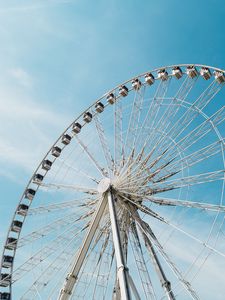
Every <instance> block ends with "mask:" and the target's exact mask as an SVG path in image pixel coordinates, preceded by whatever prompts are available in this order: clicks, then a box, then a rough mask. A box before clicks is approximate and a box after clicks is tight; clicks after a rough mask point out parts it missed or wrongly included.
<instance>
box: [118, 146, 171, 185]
mask: <svg viewBox="0 0 225 300" xmlns="http://www.w3.org/2000/svg"><path fill="white" fill-rule="evenodd" d="M156 147H157V145H155V147H154V148H153V149H152V150H151V151H150V153H148V154H147V155H146V156H144V157H143V153H144V150H145V146H144V147H143V148H142V149H141V152H140V153H139V155H138V156H137V157H136V159H135V160H134V161H133V162H132V163H131V164H130V165H128V166H127V169H124V171H123V173H122V174H120V178H121V179H120V182H119V186H122V185H123V183H124V182H128V181H132V179H134V178H135V179H139V177H140V175H142V173H143V172H148V170H149V169H150V168H152V167H153V166H154V165H155V164H157V163H158V162H159V161H160V159H162V157H163V156H164V154H165V152H166V151H164V152H163V153H160V154H159V155H158V157H156V158H155V160H154V161H151V163H150V165H148V162H149V160H150V159H151V157H152V154H153V153H154V151H155V149H156ZM142 157H143V158H142ZM141 158H142V159H141ZM128 174H129V176H128ZM149 175H150V174H149V173H148V176H149ZM145 176H147V175H145ZM128 178H129V180H128Z"/></svg>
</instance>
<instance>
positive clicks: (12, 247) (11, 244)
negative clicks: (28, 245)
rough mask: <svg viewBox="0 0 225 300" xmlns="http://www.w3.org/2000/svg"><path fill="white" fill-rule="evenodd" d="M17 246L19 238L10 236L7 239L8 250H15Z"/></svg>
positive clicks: (6, 246)
mask: <svg viewBox="0 0 225 300" xmlns="http://www.w3.org/2000/svg"><path fill="white" fill-rule="evenodd" d="M16 246H17V239H16V238H13V237H9V238H8V239H7V241H6V245H5V248H6V249H7V250H15V249H16Z"/></svg>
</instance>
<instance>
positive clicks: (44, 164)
mask: <svg viewBox="0 0 225 300" xmlns="http://www.w3.org/2000/svg"><path fill="white" fill-rule="evenodd" d="M51 166H52V162H51V161H50V160H48V159H45V160H43V162H42V169H44V170H45V171H49V170H50V169H51Z"/></svg>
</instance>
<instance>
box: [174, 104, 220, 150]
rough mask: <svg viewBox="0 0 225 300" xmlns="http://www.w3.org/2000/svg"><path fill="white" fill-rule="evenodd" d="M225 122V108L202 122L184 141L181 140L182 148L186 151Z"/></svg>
mask: <svg viewBox="0 0 225 300" xmlns="http://www.w3.org/2000/svg"><path fill="white" fill-rule="evenodd" d="M224 120H225V106H223V107H222V108H221V109H220V110H218V111H217V112H216V113H214V114H213V115H212V116H210V117H209V118H208V119H206V120H205V121H204V122H202V123H201V124H200V125H199V126H197V127H196V128H194V129H193V130H192V131H190V132H189V133H188V134H187V135H185V136H184V137H183V138H182V139H180V140H179V144H180V145H181V147H182V148H183V149H184V150H186V149H188V148H189V147H190V146H192V145H193V144H195V143H196V142H197V141H198V140H199V139H201V138H203V137H204V136H205V135H206V134H208V133H210V132H211V131H212V130H213V129H215V127H217V126H218V125H219V124H221V123H222V122H224Z"/></svg>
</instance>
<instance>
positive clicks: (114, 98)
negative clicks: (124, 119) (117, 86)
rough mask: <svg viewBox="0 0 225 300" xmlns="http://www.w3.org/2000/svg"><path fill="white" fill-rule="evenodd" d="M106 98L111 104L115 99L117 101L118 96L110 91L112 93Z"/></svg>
mask: <svg viewBox="0 0 225 300" xmlns="http://www.w3.org/2000/svg"><path fill="white" fill-rule="evenodd" d="M106 99H107V102H108V103H109V104H114V103H115V101H116V97H115V95H114V94H113V93H110V94H109V95H108V96H107V97H106Z"/></svg>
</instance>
